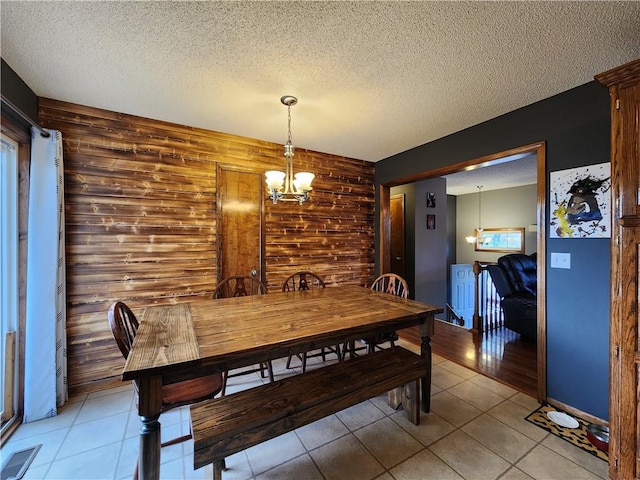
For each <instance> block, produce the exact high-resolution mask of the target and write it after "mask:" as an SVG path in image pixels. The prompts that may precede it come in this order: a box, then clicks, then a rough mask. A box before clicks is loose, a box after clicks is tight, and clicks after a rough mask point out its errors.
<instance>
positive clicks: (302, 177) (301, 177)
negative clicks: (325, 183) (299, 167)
mask: <svg viewBox="0 0 640 480" xmlns="http://www.w3.org/2000/svg"><path fill="white" fill-rule="evenodd" d="M294 178H295V180H294V181H293V186H294V187H295V188H296V190H297V191H299V192H308V191H309V190H311V182H313V179H314V178H315V175H314V174H313V173H309V172H299V173H296V174H295V175H294Z"/></svg>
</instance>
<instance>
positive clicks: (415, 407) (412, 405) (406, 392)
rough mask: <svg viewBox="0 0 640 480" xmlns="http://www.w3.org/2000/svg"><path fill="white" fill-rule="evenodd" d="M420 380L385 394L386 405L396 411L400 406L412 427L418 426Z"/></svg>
mask: <svg viewBox="0 0 640 480" xmlns="http://www.w3.org/2000/svg"><path fill="white" fill-rule="evenodd" d="M419 382H420V380H416V381H414V382H409V383H408V384H406V385H403V386H402V387H398V388H394V389H393V390H391V391H389V392H388V393H387V403H388V404H389V406H390V407H391V408H393V409H394V410H397V409H398V408H400V406H402V408H403V409H404V411H405V412H407V418H408V419H409V421H410V422H411V423H413V424H414V425H420V384H419Z"/></svg>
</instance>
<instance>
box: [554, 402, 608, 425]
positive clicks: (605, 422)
mask: <svg viewBox="0 0 640 480" xmlns="http://www.w3.org/2000/svg"><path fill="white" fill-rule="evenodd" d="M546 402H547V403H548V404H549V405H553V406H554V407H556V408H559V409H560V410H564V411H565V412H567V413H570V414H571V415H574V416H576V417H579V418H581V419H583V420H585V421H587V422H590V423H598V424H600V425H607V426H608V425H609V421H608V420H604V419H602V418H598V417H596V416H594V415H591V414H589V413H586V412H583V411H582V410H578V409H577V408H575V407H572V406H571V405H567V404H566V403H562V402H559V401H558V400H555V399H553V398H549V397H547V400H546Z"/></svg>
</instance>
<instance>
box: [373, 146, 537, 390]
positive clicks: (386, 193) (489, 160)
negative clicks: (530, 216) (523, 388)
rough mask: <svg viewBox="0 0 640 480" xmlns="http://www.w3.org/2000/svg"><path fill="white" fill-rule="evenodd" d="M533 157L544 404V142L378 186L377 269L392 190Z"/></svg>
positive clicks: (383, 258) (385, 246) (383, 267)
mask: <svg viewBox="0 0 640 480" xmlns="http://www.w3.org/2000/svg"><path fill="white" fill-rule="evenodd" d="M523 153H534V154H536V156H537V193H536V198H537V202H536V203H537V205H536V218H537V222H538V235H537V239H536V251H537V277H538V296H537V305H538V307H537V318H538V339H537V344H536V346H537V363H538V365H537V367H538V368H537V377H538V378H537V384H538V401H539V402H543V401H545V400H546V398H547V343H546V342H547V336H546V333H547V317H546V311H547V308H546V296H545V292H546V291H547V289H546V270H545V265H546V261H545V259H546V226H547V221H546V218H547V213H546V212H547V205H546V192H547V174H546V172H547V169H546V167H547V159H546V143H545V142H544V141H541V142H536V143H531V144H528V145H523V146H521V147H516V148H513V149H510V150H506V151H503V152H498V153H494V154H491V155H486V156H484V157H479V158H475V159H472V160H468V161H465V162H460V163H456V164H453V165H448V166H445V167H440V168H436V169H433V170H427V171H424V172H420V173H416V174H413V175H409V176H407V177H402V178H399V179H396V180H393V181H391V182H387V183H381V184H380V187H379V188H380V190H379V199H380V251H379V258H378V263H379V268H380V271H381V272H386V271H388V269H389V266H390V264H391V246H390V244H391V217H390V211H391V207H390V202H391V187H396V186H399V185H404V184H407V183H415V182H418V181H421V180H426V179H428V178H434V177H441V176H443V175H449V174H452V173H457V172H462V171H465V170H472V169H476V168H482V167H488V166H492V165H498V164H500V163H503V159H504V158H505V157H509V156H512V155H517V154H523Z"/></svg>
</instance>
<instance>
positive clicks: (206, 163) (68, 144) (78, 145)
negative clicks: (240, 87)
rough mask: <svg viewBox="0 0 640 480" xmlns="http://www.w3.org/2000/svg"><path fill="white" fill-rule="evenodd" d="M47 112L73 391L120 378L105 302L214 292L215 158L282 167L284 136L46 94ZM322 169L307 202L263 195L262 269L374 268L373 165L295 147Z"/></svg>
mask: <svg viewBox="0 0 640 480" xmlns="http://www.w3.org/2000/svg"><path fill="white" fill-rule="evenodd" d="M39 100H40V101H39V117H38V118H39V123H40V124H41V125H42V126H43V127H45V128H52V129H56V130H60V131H61V132H62V139H63V144H64V162H65V201H66V209H65V214H66V228H67V232H66V234H67V237H66V242H67V248H66V254H67V302H68V309H67V337H68V362H69V388H70V391H71V393H72V394H73V393H79V392H87V391H92V390H96V389H100V388H106V387H109V386H113V385H119V384H120V383H121V381H120V373H121V371H122V367H123V365H124V360H123V358H122V355H121V354H120V352H119V350H118V349H117V347H116V346H115V342H114V341H113V337H112V336H111V332H110V331H109V328H108V324H107V315H106V313H107V310H108V308H109V306H110V304H111V303H112V302H113V301H115V300H124V301H126V302H127V303H129V304H130V306H131V307H132V309H133V310H134V312H135V311H136V310H137V309H140V308H142V307H144V306H145V305H150V304H158V303H177V302H185V301H186V302H188V301H190V300H191V299H193V298H196V297H201V296H210V295H211V294H212V292H213V290H214V288H215V286H216V283H217V275H218V272H217V263H216V262H217V258H216V248H217V242H218V232H217V225H218V223H217V218H216V215H217V209H216V194H217V185H216V168H217V166H218V165H224V166H235V167H238V168H242V169H245V170H246V169H249V170H252V171H258V172H264V171H266V170H269V169H274V168H277V169H283V168H284V156H283V154H282V145H280V144H274V143H270V142H265V141H260V140H255V139H250V138H246V137H239V136H235V135H228V134H224V133H220V132H213V131H209V130H204V129H198V128H193V127H187V126H182V125H176V124H172V123H168V122H162V121H157V120H152V119H148V118H141V117H135V116H131V115H126V114H121V113H117V112H111V111H107V110H101V109H97V108H92V107H87V106H83V105H77V104H71V103H67V102H61V101H57V100H51V99H46V98H41V99H39ZM294 167H295V170H296V171H303V170H306V171H311V172H314V173H315V174H316V179H315V180H314V183H313V187H314V189H313V192H312V200H311V202H310V203H308V204H306V205H302V206H300V205H297V204H289V203H279V204H277V205H273V204H272V203H271V201H270V200H268V199H265V212H266V215H265V218H266V226H265V232H266V236H265V244H266V245H265V259H264V263H265V265H264V267H265V268H264V272H265V277H266V282H267V285H268V288H269V289H270V290H272V291H278V290H280V285H281V283H282V281H283V280H284V278H286V277H287V276H288V275H289V274H290V273H291V272H293V271H295V270H313V271H314V272H317V273H318V274H320V275H321V276H323V277H324V278H325V281H326V283H327V284H328V285H342V284H358V285H364V284H368V283H370V282H371V281H372V280H373V275H374V238H373V235H374V231H373V229H374V226H373V214H374V188H375V187H374V165H373V164H372V163H369V162H364V161H360V160H353V159H349V158H345V157H340V156H335V155H329V154H323V153H319V152H313V151H308V150H304V149H302V148H296V157H295V159H294Z"/></svg>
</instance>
